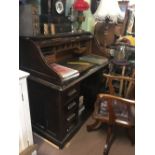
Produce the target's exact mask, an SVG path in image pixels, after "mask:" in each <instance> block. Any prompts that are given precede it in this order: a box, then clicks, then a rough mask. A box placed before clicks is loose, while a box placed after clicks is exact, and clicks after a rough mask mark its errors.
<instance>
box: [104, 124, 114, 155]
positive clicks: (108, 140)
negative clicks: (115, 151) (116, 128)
mask: <svg viewBox="0 0 155 155" xmlns="http://www.w3.org/2000/svg"><path fill="white" fill-rule="evenodd" d="M114 139H115V137H114V136H113V135H112V126H109V127H108V135H107V138H106V144H105V145H104V152H103V155H108V153H109V150H110V147H111V145H112V143H113V141H114Z"/></svg>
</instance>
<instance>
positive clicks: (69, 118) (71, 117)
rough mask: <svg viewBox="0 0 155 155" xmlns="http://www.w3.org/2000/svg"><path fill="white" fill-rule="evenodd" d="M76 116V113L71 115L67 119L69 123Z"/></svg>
mask: <svg viewBox="0 0 155 155" xmlns="http://www.w3.org/2000/svg"><path fill="white" fill-rule="evenodd" d="M75 116H76V113H73V114H71V115H70V116H69V117H68V118H67V121H68V122H70V121H71V120H72V119H73V118H74V117H75Z"/></svg>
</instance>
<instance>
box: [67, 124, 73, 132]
mask: <svg viewBox="0 0 155 155" xmlns="http://www.w3.org/2000/svg"><path fill="white" fill-rule="evenodd" d="M73 127H74V124H72V125H71V126H70V127H69V128H68V129H67V132H69V131H70V130H71V129H72V128H73Z"/></svg>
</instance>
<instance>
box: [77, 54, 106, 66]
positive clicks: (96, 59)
mask: <svg viewBox="0 0 155 155" xmlns="http://www.w3.org/2000/svg"><path fill="white" fill-rule="evenodd" d="M79 60H82V61H86V62H90V63H94V64H97V65H102V64H104V63H107V62H108V59H107V58H105V57H103V56H100V55H95V54H89V55H84V56H81V57H80V58H79Z"/></svg>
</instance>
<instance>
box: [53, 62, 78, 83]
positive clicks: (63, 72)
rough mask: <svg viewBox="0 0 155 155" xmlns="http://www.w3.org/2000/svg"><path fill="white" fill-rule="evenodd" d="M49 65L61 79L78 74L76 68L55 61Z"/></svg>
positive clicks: (67, 78)
mask: <svg viewBox="0 0 155 155" xmlns="http://www.w3.org/2000/svg"><path fill="white" fill-rule="evenodd" d="M50 67H51V68H52V69H53V70H54V71H55V72H56V73H57V74H58V75H59V76H60V77H61V78H62V80H69V79H71V78H74V77H77V76H79V75H80V73H79V71H78V70H75V69H72V68H69V67H66V66H63V65H60V64H57V63H52V64H50Z"/></svg>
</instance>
